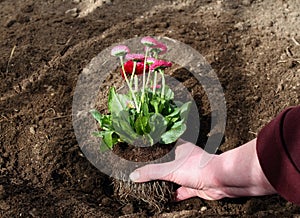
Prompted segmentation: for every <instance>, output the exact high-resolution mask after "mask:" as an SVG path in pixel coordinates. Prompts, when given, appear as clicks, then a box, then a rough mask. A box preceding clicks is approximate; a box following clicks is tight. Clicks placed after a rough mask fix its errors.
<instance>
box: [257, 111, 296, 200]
mask: <svg viewBox="0 0 300 218" xmlns="http://www.w3.org/2000/svg"><path fill="white" fill-rule="evenodd" d="M256 149H257V155H258V159H259V162H260V165H261V167H262V170H263V172H264V174H265V176H266V177H267V179H268V180H269V182H270V183H271V185H272V186H273V187H274V189H276V191H277V192H278V194H280V195H281V196H282V197H284V198H285V199H287V200H288V201H291V202H293V203H296V204H298V205H300V106H297V107H292V108H288V109H286V110H284V111H283V112H281V113H280V114H279V115H278V116H277V117H276V118H275V119H274V120H272V121H271V122H270V123H269V124H268V125H266V126H265V127H264V128H263V129H262V130H261V131H260V133H259V134H258V137H257V148H256Z"/></svg>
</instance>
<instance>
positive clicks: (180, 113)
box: [91, 37, 191, 151]
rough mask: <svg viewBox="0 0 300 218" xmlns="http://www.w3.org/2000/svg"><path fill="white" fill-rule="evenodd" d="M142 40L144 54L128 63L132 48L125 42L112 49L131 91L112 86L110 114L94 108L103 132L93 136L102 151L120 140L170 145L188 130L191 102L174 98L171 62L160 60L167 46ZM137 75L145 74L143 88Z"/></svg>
mask: <svg viewBox="0 0 300 218" xmlns="http://www.w3.org/2000/svg"><path fill="white" fill-rule="evenodd" d="M142 43H143V44H144V45H145V51H146V52H145V55H141V54H131V55H128V57H129V60H128V61H127V62H126V63H125V64H123V58H124V57H125V55H126V54H127V53H129V49H128V48H127V47H126V46H123V45H122V46H117V47H115V48H113V50H112V55H114V56H118V57H119V58H120V60H121V65H122V69H121V75H122V77H123V78H124V79H125V81H126V84H127V86H128V88H129V92H128V93H127V94H119V93H117V92H116V90H115V88H114V87H111V88H110V90H109V96H108V111H109V114H101V113H100V112H99V111H97V110H95V109H93V110H91V114H92V116H93V117H94V118H95V119H96V121H97V122H98V124H99V127H100V131H98V132H95V133H94V135H95V136H97V137H101V138H102V142H101V146H100V148H101V151H105V150H107V149H112V148H113V146H114V145H115V144H117V143H119V142H126V143H128V144H132V145H138V146H141V147H143V146H152V145H154V144H156V143H161V144H170V143H173V142H175V141H176V140H177V139H178V138H179V137H180V136H181V135H182V134H183V133H184V132H185V130H186V121H187V117H188V112H189V109H190V105H191V102H186V103H183V102H179V101H175V100H174V92H173V91H172V90H171V89H170V87H168V86H167V85H166V84H165V79H164V69H165V68H166V67H170V66H171V65H172V64H171V63H170V62H166V61H164V60H158V59H157V57H158V55H159V53H164V52H166V46H165V45H163V44H162V43H160V42H157V41H156V40H155V39H153V38H151V37H144V38H143V39H142ZM151 54H152V55H153V56H154V57H155V59H154V57H152V56H151ZM147 60H149V61H147ZM127 68H128V69H129V68H130V70H129V71H128V69H127ZM146 71H147V72H146ZM146 73H147V74H146ZM151 73H152V74H153V75H152V74H151ZM157 73H159V74H160V75H161V78H162V79H161V80H162V84H161V85H157ZM137 76H142V77H143V84H142V88H141V89H140V90H138V89H137V85H136V81H138V80H137V78H136V77H137ZM128 77H130V78H128ZM150 78H151V79H150ZM133 83H135V88H133ZM150 84H151V85H152V86H151V87H150Z"/></svg>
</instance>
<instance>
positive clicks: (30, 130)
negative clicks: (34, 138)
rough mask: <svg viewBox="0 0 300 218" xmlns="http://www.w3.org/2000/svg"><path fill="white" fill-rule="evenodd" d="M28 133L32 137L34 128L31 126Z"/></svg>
mask: <svg viewBox="0 0 300 218" xmlns="http://www.w3.org/2000/svg"><path fill="white" fill-rule="evenodd" d="M29 132H30V133H31V134H33V135H34V134H35V128H34V127H33V126H31V127H30V128H29Z"/></svg>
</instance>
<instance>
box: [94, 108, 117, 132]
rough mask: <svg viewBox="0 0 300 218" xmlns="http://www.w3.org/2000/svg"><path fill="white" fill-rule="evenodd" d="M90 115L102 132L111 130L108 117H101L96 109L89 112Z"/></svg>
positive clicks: (109, 117)
mask: <svg viewBox="0 0 300 218" xmlns="http://www.w3.org/2000/svg"><path fill="white" fill-rule="evenodd" d="M90 113H91V114H92V116H93V117H94V118H95V120H96V121H97V122H98V123H99V125H100V127H101V128H102V129H103V130H113V127H112V122H111V116H110V115H103V114H101V113H100V112H99V111H97V110H96V109H93V110H90Z"/></svg>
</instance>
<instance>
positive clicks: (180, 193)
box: [175, 186, 198, 201]
mask: <svg viewBox="0 0 300 218" xmlns="http://www.w3.org/2000/svg"><path fill="white" fill-rule="evenodd" d="M197 191H198V190H196V189H192V188H187V187H183V186H182V187H180V188H178V189H177V190H176V193H175V200H176V201H183V200H185V199H188V198H192V197H196V196H198V195H197Z"/></svg>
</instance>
